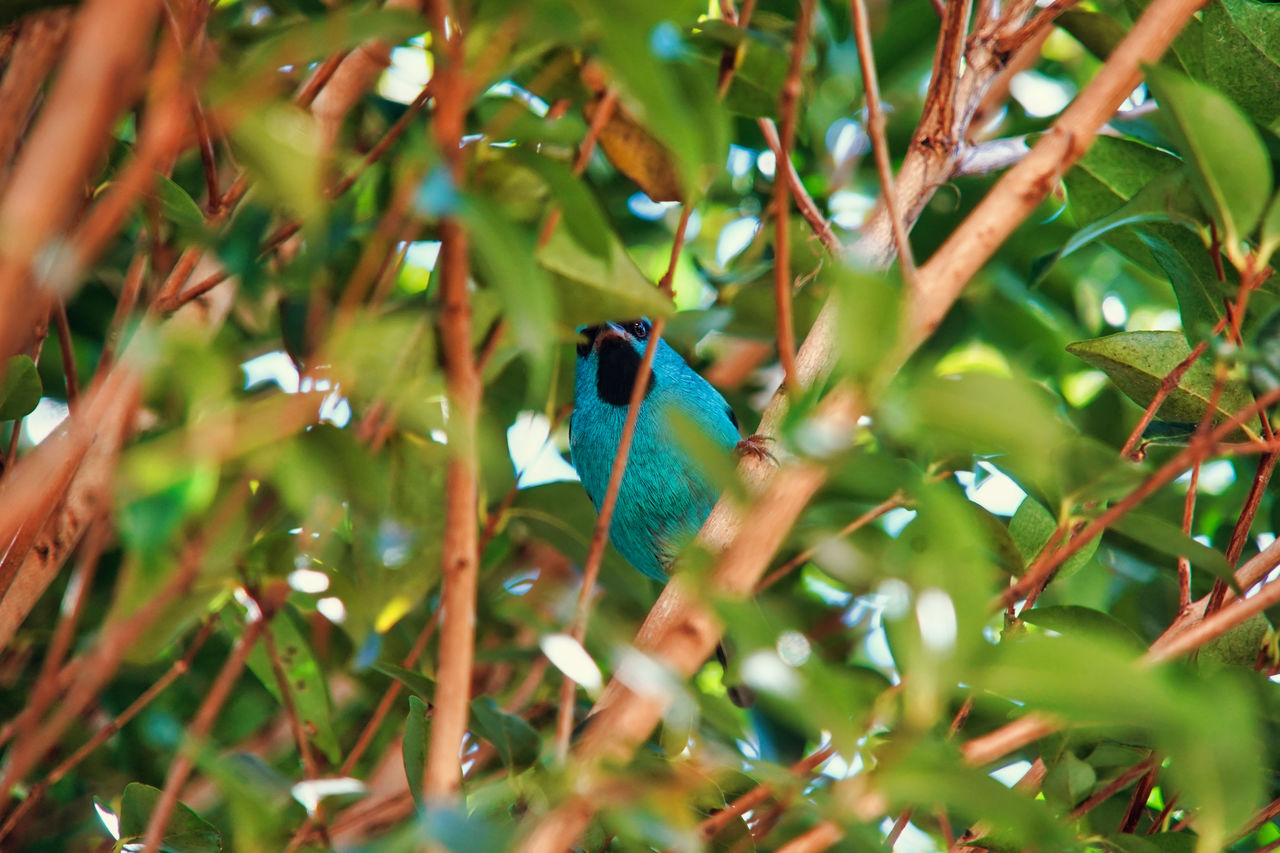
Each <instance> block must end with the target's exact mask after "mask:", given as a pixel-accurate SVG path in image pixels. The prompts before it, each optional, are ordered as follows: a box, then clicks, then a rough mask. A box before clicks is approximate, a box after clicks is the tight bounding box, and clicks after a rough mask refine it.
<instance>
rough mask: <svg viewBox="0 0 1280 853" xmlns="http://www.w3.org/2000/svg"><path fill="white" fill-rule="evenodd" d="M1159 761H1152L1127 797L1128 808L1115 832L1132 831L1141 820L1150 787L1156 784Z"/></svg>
mask: <svg viewBox="0 0 1280 853" xmlns="http://www.w3.org/2000/svg"><path fill="white" fill-rule="evenodd" d="M1159 770H1160V766H1159V762H1158V761H1154V760H1153V761H1152V767H1151V769H1150V770H1148V771H1147V773H1146V775H1144V776H1143V777H1142V781H1140V782H1139V783H1138V784H1137V785H1136V786H1134V789H1133V795H1132V796H1131V797H1130V798H1129V808H1128V809H1126V810H1125V813H1124V817H1123V818H1121V820H1120V826H1119V827H1118V828H1117V830H1116V831H1117V832H1120V833H1126V832H1130V833H1131V832H1133V831H1134V830H1136V829H1137V828H1138V823H1139V822H1140V821H1141V820H1142V815H1143V814H1144V813H1145V812H1146V810H1147V800H1149V799H1150V798H1151V789H1152V788H1154V787H1155V785H1156V776H1157V775H1159Z"/></svg>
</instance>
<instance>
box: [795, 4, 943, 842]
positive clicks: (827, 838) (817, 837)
mask: <svg viewBox="0 0 1280 853" xmlns="http://www.w3.org/2000/svg"><path fill="white" fill-rule="evenodd" d="M951 2H952V3H958V2H960V0H951ZM842 838H844V830H842V829H841V828H840V827H838V826H836V825H835V824H834V823H832V822H830V821H823V822H822V823H820V824H818V825H817V826H815V827H813V828H812V829H810V830H808V831H806V832H804V833H801V834H800V835H797V836H796V837H795V838H793V839H791V840H790V841H788V842H787V843H786V844H784V845H782V846H781V847H779V848H778V851H777V853H818V851H819V850H826V849H827V848H828V847H831V846H832V845H834V844H838V843H839V842H840V839H842Z"/></svg>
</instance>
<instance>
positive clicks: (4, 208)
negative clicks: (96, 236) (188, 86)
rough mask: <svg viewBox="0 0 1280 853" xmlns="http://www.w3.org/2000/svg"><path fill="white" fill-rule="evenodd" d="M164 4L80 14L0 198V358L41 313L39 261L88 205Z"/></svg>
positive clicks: (122, 1)
mask: <svg viewBox="0 0 1280 853" xmlns="http://www.w3.org/2000/svg"><path fill="white" fill-rule="evenodd" d="M158 6H159V4H158V3H156V2H154V0H88V2H86V3H85V4H84V5H83V6H82V7H81V9H80V12H79V14H78V15H77V16H76V21H75V25H74V28H73V31H72V34H71V36H70V43H69V45H68V48H67V50H66V57H65V59H64V60H63V63H62V68H61V71H60V72H59V74H58V77H57V79H56V80H55V81H54V84H53V87H52V89H51V90H50V92H49V96H48V100H47V102H46V104H45V106H44V109H43V110H41V112H40V117H39V119H38V120H37V121H36V124H35V127H34V129H33V130H32V131H31V133H30V135H29V136H28V137H27V140H26V144H25V145H24V146H23V148H22V153H21V154H20V155H19V157H18V162H17V165H16V166H15V167H14V171H13V176H12V179H11V180H10V183H9V186H8V189H7V192H6V193H5V194H4V198H3V199H2V200H0V234H2V235H3V250H2V251H0V257H2V258H3V260H0V356H3V355H5V354H8V353H12V352H14V351H15V350H16V348H17V346H18V341H19V340H20V338H21V336H22V334H23V333H24V332H25V330H27V329H28V328H29V327H30V323H31V318H32V317H33V316H35V315H38V314H39V313H41V312H40V308H41V303H42V302H43V301H44V300H43V299H37V298H33V296H34V294H33V293H32V289H31V284H30V275H31V272H32V263H33V261H34V259H35V257H36V255H37V254H38V253H39V252H40V251H41V250H42V249H44V247H45V246H46V245H47V244H48V242H49V241H50V240H51V239H54V237H55V236H56V235H58V234H60V233H61V232H62V231H63V230H64V229H65V228H66V226H67V225H68V224H69V222H70V220H71V217H72V216H73V214H74V213H75V211H76V210H77V209H78V208H79V207H80V205H81V204H82V203H83V196H84V186H85V184H86V182H88V181H89V180H90V178H91V177H92V174H93V173H94V171H95V168H96V166H97V164H98V162H99V154H100V152H101V151H102V146H103V142H104V141H105V140H106V139H107V137H108V135H109V134H110V132H111V128H112V125H113V124H114V122H115V120H116V117H117V116H118V115H119V113H120V110H121V109H122V108H123V107H124V105H125V104H126V103H128V102H129V101H130V100H131V99H132V97H133V95H134V93H135V92H136V91H137V88H138V84H139V81H140V79H141V71H142V63H143V61H144V59H145V58H146V57H147V56H148V55H149V50H148V44H147V42H148V40H149V38H150V36H151V33H152V31H153V30H154V28H155V22H156V16H157V13H158V11H159V9H158ZM104 68H110V69H112V73H109V74H107V73H103V69H104ZM86 107H88V108H86Z"/></svg>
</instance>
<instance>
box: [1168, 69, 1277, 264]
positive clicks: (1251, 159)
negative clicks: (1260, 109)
mask: <svg viewBox="0 0 1280 853" xmlns="http://www.w3.org/2000/svg"><path fill="white" fill-rule="evenodd" d="M1146 71H1147V85H1148V86H1149V87H1150V88H1151V90H1152V92H1154V93H1155V96H1156V98H1157V100H1159V102H1160V106H1161V113H1162V114H1163V115H1164V116H1165V117H1166V122H1165V126H1166V132H1168V133H1169V135H1170V136H1171V138H1172V139H1173V140H1174V141H1175V142H1176V143H1177V144H1178V146H1179V148H1180V149H1181V151H1182V153H1183V155H1184V157H1185V158H1186V160H1187V162H1188V163H1189V164H1190V165H1191V166H1192V167H1193V168H1192V172H1191V178H1192V184H1193V185H1194V186H1195V188H1196V192H1197V193H1198V194H1199V195H1200V201H1201V203H1202V204H1204V206H1205V208H1206V209H1207V210H1209V211H1210V213H1212V215H1213V217H1214V219H1215V220H1216V221H1218V222H1219V223H1220V224H1221V225H1222V227H1223V230H1224V231H1225V234H1226V240H1227V242H1228V244H1231V243H1235V242H1238V241H1240V240H1243V239H1245V238H1246V237H1248V235H1249V233H1250V232H1251V231H1253V227H1254V225H1256V224H1257V222H1258V217H1259V216H1261V215H1262V210H1263V208H1264V207H1265V206H1266V204H1267V200H1268V199H1269V198H1270V197H1271V160H1270V158H1269V157H1268V156H1267V151H1266V148H1265V147H1264V146H1263V144H1262V140H1261V139H1260V138H1259V136H1258V133H1257V131H1256V130H1254V128H1253V126H1252V125H1251V124H1250V123H1249V120H1248V118H1246V117H1245V116H1244V115H1243V114H1242V113H1241V112H1240V109H1239V108H1238V107H1237V106H1236V105H1235V104H1233V103H1232V102H1231V101H1229V100H1228V99H1227V98H1225V97H1223V96H1222V95H1221V94H1219V93H1218V92H1216V91H1214V90H1213V89H1210V88H1209V87H1207V86H1203V85H1201V84H1199V83H1196V82H1194V81H1192V80H1189V79H1187V78H1186V77H1184V76H1183V75H1181V74H1178V73H1177V72H1175V71H1171V70H1169V69H1167V68H1161V67H1157V66H1147V69H1146Z"/></svg>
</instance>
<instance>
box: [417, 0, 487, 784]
mask: <svg viewBox="0 0 1280 853" xmlns="http://www.w3.org/2000/svg"><path fill="white" fill-rule="evenodd" d="M430 17H431V29H432V33H433V38H434V55H435V68H436V71H435V80H436V111H435V117H434V121H433V122H432V128H433V130H434V131H435V135H436V142H437V144H438V145H439V147H440V150H441V152H442V153H443V155H444V157H445V159H446V162H447V163H448V164H449V169H450V172H451V174H452V176H453V180H454V183H455V184H456V185H458V186H461V185H462V182H463V179H464V177H465V174H464V173H465V168H464V167H465V163H464V160H463V151H462V147H461V146H462V133H463V127H464V121H465V118H466V114H467V109H468V104H469V103H470V99H471V90H470V86H471V84H470V81H469V80H468V79H467V76H466V69H465V68H464V67H463V43H462V33H461V32H460V22H459V21H458V18H457V16H456V14H455V10H454V9H453V8H452V6H451V4H450V3H449V2H448V0H435V2H433V3H432V6H431V15H430ZM446 20H447V23H446ZM446 33H448V35H447V36H446ZM440 230H441V235H440V236H441V243H442V245H441V248H440V265H441V279H440V292H441V318H440V340H441V344H442V350H443V353H444V365H445V383H446V386H447V388H448V392H449V403H450V406H449V408H450V412H449V448H450V453H451V457H450V460H449V465H448V469H447V471H446V473H445V534H444V546H443V562H444V581H443V586H444V589H443V592H442V594H441V600H440V608H441V621H440V664H439V667H438V669H437V671H436V679H437V683H438V684H439V689H438V691H437V693H436V704H435V715H434V717H433V719H432V725H431V742H430V748H429V750H428V753H427V762H426V769H425V775H424V779H423V789H422V790H423V795H424V796H425V797H426V798H427V799H428V800H434V801H447V800H449V799H451V798H453V797H454V796H456V792H457V790H458V786H459V785H460V784H461V781H462V770H461V764H460V761H461V751H462V738H463V736H464V735H465V734H466V731H467V715H468V710H469V707H470V698H471V668H472V661H473V659H474V656H475V618H476V578H477V572H478V570H479V557H478V541H477V536H478V533H477V524H478V519H477V512H478V508H479V503H480V492H479V482H478V480H479V470H478V468H479V460H478V459H477V457H476V448H475V440H476V422H477V418H478V416H479V408H480V395H481V390H482V389H481V382H480V374H479V372H478V371H477V370H476V364H475V357H474V355H473V353H472V350H471V301H470V296H469V295H468V293H467V277H468V260H467V243H468V241H467V232H466V231H465V229H464V228H463V227H462V225H461V224H460V223H459V222H457V221H456V220H453V219H446V220H444V221H443V222H442V223H441V229H440Z"/></svg>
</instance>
